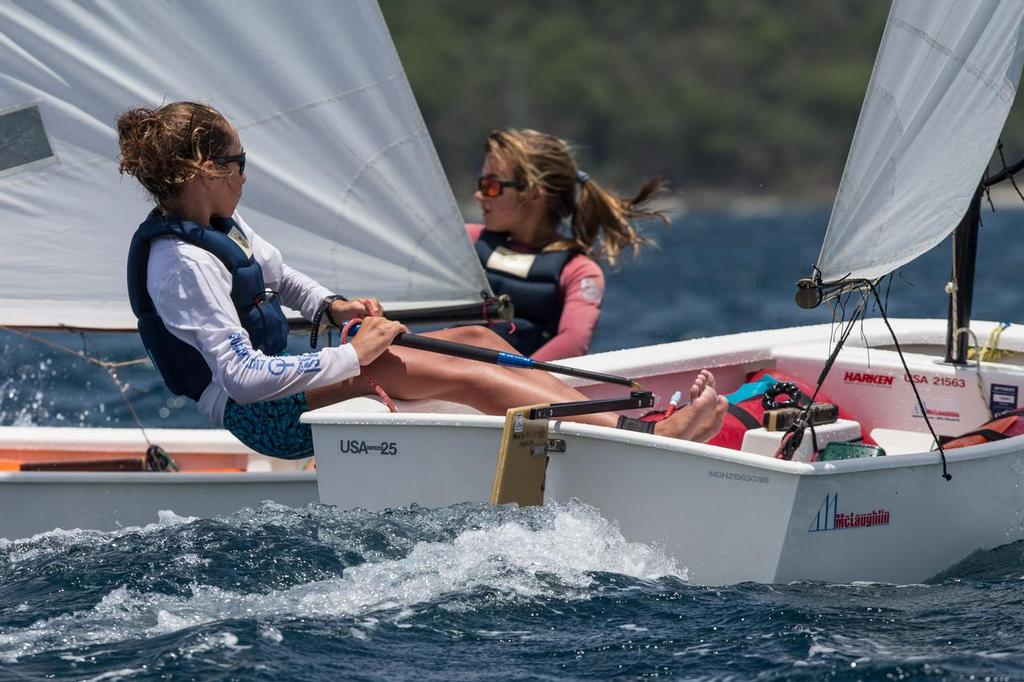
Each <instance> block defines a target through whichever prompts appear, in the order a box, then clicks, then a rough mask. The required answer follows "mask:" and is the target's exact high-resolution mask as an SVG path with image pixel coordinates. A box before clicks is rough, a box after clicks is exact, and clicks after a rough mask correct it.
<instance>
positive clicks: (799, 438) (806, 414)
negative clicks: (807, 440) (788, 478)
mask: <svg viewBox="0 0 1024 682" xmlns="http://www.w3.org/2000/svg"><path fill="white" fill-rule="evenodd" d="M867 300H868V298H867V296H864V295H862V296H861V299H860V303H858V304H857V307H856V308H855V309H854V311H853V316H852V317H851V318H850V320H849V322H846V328H845V329H844V330H843V332H842V334H841V335H840V337H839V341H838V343H837V344H836V346H835V348H834V349H833V350H832V352H831V353H830V354H829V357H828V360H826V361H825V366H824V367H822V369H821V374H819V375H818V383H817V385H816V386H815V387H814V393H813V394H812V395H811V397H810V400H809V401H808V402H807V405H806V406H804V408H803V411H802V412H801V413H800V414H799V416H798V417H797V418H796V419H795V420H794V421H793V423H792V424H791V425H790V427H789V428H788V429H786V433H785V434H784V435H783V436H782V440H781V441H780V442H779V447H778V449H777V450H776V457H778V456H780V455H781V456H782V458H783V459H787V460H788V459H792V458H793V453H795V452H796V450H797V448H799V447H800V443H801V442H803V435H804V429H806V428H807V427H808V426H809V421H810V414H811V407H812V406H813V405H814V399H815V398H817V397H818V391H820V390H821V386H822V384H824V383H825V378H826V377H827V376H828V373H829V370H831V369H832V365H833V364H835V361H836V358H838V357H839V351H841V350H842V348H843V344H845V343H846V339H847V338H849V336H850V332H851V331H853V329H854V327H856V326H857V318H858V317H860V316H862V315H863V314H864V311H865V309H866V307H867V305H866V304H867ZM844 315H845V309H844ZM810 426H811V438H812V439H813V440H814V441H815V443H814V444H815V449H816V446H817V434H815V432H814V428H813V425H810Z"/></svg>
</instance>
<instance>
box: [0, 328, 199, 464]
mask: <svg viewBox="0 0 1024 682" xmlns="http://www.w3.org/2000/svg"><path fill="white" fill-rule="evenodd" d="M0 329H3V330H4V331H9V332H13V333H15V334H17V335H18V336H20V337H22V338H24V339H28V340H29V341H34V342H36V343H39V344H42V345H44V346H47V347H48V348H52V349H54V350H59V351H61V352H63V353H67V354H68V355H74V356H75V357H76V358H78V359H80V360H85V361H86V362H90V363H92V364H94V365H96V366H97V367H100V368H102V369H104V370H105V371H106V372H107V375H108V376H109V377H110V380H111V381H113V382H114V386H116V387H117V392H118V393H119V394H120V395H121V399H122V400H124V404H125V407H127V408H128V412H129V413H131V415H132V419H134V420H135V425H136V426H137V427H138V429H139V432H141V433H142V438H143V440H145V441H146V468H148V469H149V470H150V471H167V470H168V469H170V470H171V471H179V468H178V464H177V463H176V462H175V461H174V459H173V458H172V457H171V456H170V455H169V454H167V451H166V450H164V449H163V448H162V447H160V446H159V445H154V444H153V442H152V441H150V440H149V434H147V433H146V428H145V427H144V426H143V425H142V420H141V419H140V418H139V413H138V412H136V411H135V406H134V405H132V401H131V400H129V398H128V388H127V387H126V386H125V385H124V384H123V383H122V382H121V379H120V378H119V377H118V376H117V370H118V368H120V367H131V366H133V365H141V364H145V363H148V362H149V358H138V359H136V360H122V361H120V362H113V361H111V360H100V359H99V358H96V357H93V356H91V355H88V354H86V352H85V350H84V348H85V333H84V332H77V333H78V334H80V335H81V337H82V347H83V350H80V351H76V350H72V349H70V348H68V347H67V346H64V345H62V344H59V343H57V342H55V341H50V340H49V339H44V338H42V337H39V336H36V335H35V334H30V333H28V332H23V331H21V330H20V329H14V328H13V327H7V326H5V325H0ZM68 331H73V330H70V329H69V330H68Z"/></svg>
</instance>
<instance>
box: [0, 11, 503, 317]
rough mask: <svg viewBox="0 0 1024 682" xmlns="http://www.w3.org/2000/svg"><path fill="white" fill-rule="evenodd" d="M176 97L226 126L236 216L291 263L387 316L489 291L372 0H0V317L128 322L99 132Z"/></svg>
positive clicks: (115, 199)
mask: <svg viewBox="0 0 1024 682" xmlns="http://www.w3.org/2000/svg"><path fill="white" fill-rule="evenodd" d="M175 100H193V101H199V102H204V103H208V104H210V105H212V106H214V107H216V108H217V109H219V110H220V111H221V112H223V113H224V114H225V116H226V117H227V118H228V120H230V121H232V122H233V123H234V124H235V125H236V126H237V128H238V131H239V134H240V136H241V139H242V144H243V146H244V147H245V150H246V153H247V155H248V156H247V165H246V176H247V182H246V185H245V191H244V195H243V197H242V203H241V204H240V206H239V213H240V214H241V215H242V216H243V217H244V218H245V219H246V221H247V222H248V223H249V224H250V225H252V226H253V228H254V229H255V230H256V231H257V232H258V233H259V234H261V235H263V236H264V237H266V238H267V239H268V240H269V241H271V242H272V243H273V244H275V245H276V246H277V247H278V248H279V249H280V250H281V251H282V253H283V254H284V257H285V261H286V262H287V263H289V264H290V265H292V266H293V267H295V268H296V269H298V270H300V271H302V272H304V273H306V274H308V275H310V276H311V277H313V278H314V279H316V280H318V281H319V282H321V283H322V284H324V285H325V286H327V287H329V288H331V289H332V290H334V291H336V292H338V293H342V294H345V295H347V296H349V297H353V296H376V297H378V298H380V299H381V300H382V301H383V302H384V305H385V309H388V310H392V311H394V310H396V309H408V308H416V307H423V306H428V305H457V304H468V303H473V302H476V303H479V302H480V300H481V292H482V291H488V292H489V291H490V290H489V287H488V285H487V282H486V278H485V276H484V274H483V270H482V269H481V267H480V265H479V262H478V260H477V257H476V255H475V253H474V252H473V249H472V246H471V245H470V243H469V241H468V239H467V237H466V233H465V228H464V225H463V221H462V218H461V216H460V213H459V210H458V207H457V206H456V204H455V201H454V199H453V197H452V195H451V190H450V188H449V187H448V183H447V180H446V179H445V176H444V173H443V171H442V169H441V165H440V162H439V161H438V158H437V155H436V153H435V151H434V148H433V145H432V143H431V140H430V137H429V135H428V133H427V130H426V127H425V126H424V124H423V120H422V118H421V116H420V113H419V110H418V108H417V106H416V103H415V101H414V99H413V95H412V91H411V89H410V87H409V84H408V82H407V80H406V77H405V73H404V71H403V69H402V66H401V64H400V62H399V59H398V55H397V53H396V51H395V49H394V46H393V44H392V42H391V38H390V36H389V34H388V31H387V28H386V26H385V24H384V19H383V17H382V15H381V13H380V10H379V9H378V7H377V5H376V3H375V2H374V1H373V0H303V1H302V2H298V3H293V2H282V1H281V0H245V1H244V2H235V1H231V0H203V1H202V2H191V1H185V0H177V1H175V0H170V1H163V2H121V1H116V2H115V1H103V0H86V1H85V2H66V1H64V0H52V1H47V0H25V1H23V2H12V1H10V0H0V227H2V239H3V242H2V245H0V324H6V325H21V326H54V325H69V326H74V327H85V328H112V329H117V328H121V329H127V328H134V326H135V320H134V318H133V317H132V314H131V310H130V309H129V306H128V300H127V292H126V284H125V282H126V275H125V260H126V255H127V250H128V244H129V241H130V239H131V236H132V233H133V232H134V230H135V228H136V226H137V225H138V224H139V223H140V222H142V220H143V219H144V218H145V216H146V214H147V212H148V211H149V209H150V208H151V206H152V204H151V201H150V200H149V199H148V198H147V196H146V195H145V193H144V191H143V190H142V188H141V187H140V186H139V185H138V183H137V182H136V181H135V180H134V179H133V178H131V177H128V176H125V177H120V176H119V175H118V167H117V153H118V150H117V135H116V132H115V122H116V119H117V116H118V114H119V113H121V112H123V111H125V110H126V109H129V108H132V107H135V106H140V105H142V106H150V107H152V106H157V105H160V104H161V103H166V102H172V101H175ZM5 131H6V132H5ZM48 151H49V152H52V153H49V154H48Z"/></svg>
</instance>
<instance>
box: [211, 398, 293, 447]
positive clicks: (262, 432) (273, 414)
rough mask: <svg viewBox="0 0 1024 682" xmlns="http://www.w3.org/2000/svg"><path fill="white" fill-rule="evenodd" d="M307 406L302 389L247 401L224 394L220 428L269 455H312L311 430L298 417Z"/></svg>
mask: <svg viewBox="0 0 1024 682" xmlns="http://www.w3.org/2000/svg"><path fill="white" fill-rule="evenodd" d="M307 410H309V405H308V404H307V403H306V394H305V393H295V394H293V395H289V396H285V397H284V398H279V399H277V400H267V401H264V402H259V403H249V404H247V405H239V404H238V403H236V402H235V401H234V400H232V399H231V398H228V404H227V405H226V406H225V407H224V428H226V429H227V430H228V431H230V432H231V434H232V435H233V436H234V437H235V438H237V439H238V440H240V441H242V442H243V443H245V444H246V445H247V446H249V447H250V448H252V449H253V450H255V451H256V452H259V453H261V454H264V455H267V456H269V457H280V458H281V459H302V458H303V457H312V456H313V430H312V429H311V428H309V425H308V424H303V423H302V422H300V421H299V415H301V414H302V413H303V412H306V411H307Z"/></svg>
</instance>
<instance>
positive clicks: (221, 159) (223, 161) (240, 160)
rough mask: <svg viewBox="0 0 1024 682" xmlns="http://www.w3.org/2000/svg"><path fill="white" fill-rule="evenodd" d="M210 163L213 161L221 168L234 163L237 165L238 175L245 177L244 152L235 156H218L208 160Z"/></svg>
mask: <svg viewBox="0 0 1024 682" xmlns="http://www.w3.org/2000/svg"><path fill="white" fill-rule="evenodd" d="M210 161H213V162H214V163H219V164H220V165H222V166H226V165H227V164H229V163H231V162H232V161H234V162H235V163H237V164H238V174H239V175H245V152H242V153H241V154H235V155H234V156H218V157H215V158H212V159H210Z"/></svg>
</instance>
